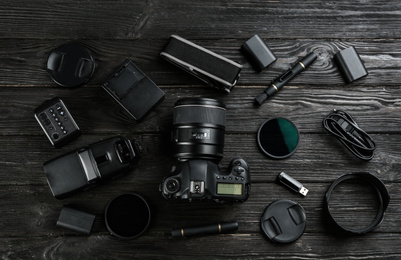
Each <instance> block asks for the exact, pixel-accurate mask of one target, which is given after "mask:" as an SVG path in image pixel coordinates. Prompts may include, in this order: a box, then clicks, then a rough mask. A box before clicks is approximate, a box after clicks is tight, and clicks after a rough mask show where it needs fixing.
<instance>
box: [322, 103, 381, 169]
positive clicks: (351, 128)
mask: <svg viewBox="0 0 401 260" xmlns="http://www.w3.org/2000/svg"><path fill="white" fill-rule="evenodd" d="M323 126H324V128H325V129H326V130H327V132H329V133H331V134H332V135H334V136H335V137H337V139H338V140H340V142H341V143H343V144H344V145H345V147H347V149H348V150H349V151H351V152H352V153H353V154H354V155H355V156H357V157H358V158H360V159H362V160H366V161H368V160H370V159H372V158H373V154H374V150H375V149H376V144H375V142H374V141H373V139H372V138H371V137H370V136H369V135H368V134H367V133H366V132H365V131H363V130H362V129H361V128H360V127H359V126H358V124H357V123H356V122H355V120H354V119H353V118H352V117H351V115H349V114H348V113H347V112H345V111H342V110H334V111H333V112H331V113H330V114H329V115H328V116H327V117H326V118H325V119H323Z"/></svg>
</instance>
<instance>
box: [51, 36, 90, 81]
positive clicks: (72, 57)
mask: <svg viewBox="0 0 401 260" xmlns="http://www.w3.org/2000/svg"><path fill="white" fill-rule="evenodd" d="M95 67H96V66H95V61H94V59H93V57H92V55H91V53H90V51H89V50H88V49H87V48H86V47H84V46H82V45H80V44H78V43H67V44H63V45H61V46H59V47H57V48H56V49H54V50H53V51H52V52H51V53H50V55H49V58H48V60H47V71H48V72H49V74H50V77H51V78H52V79H53V80H54V82H56V83H57V84H59V85H60V86H63V87H78V86H81V85H83V84H85V83H87V82H88V81H89V79H90V78H91V77H92V75H93V73H94V72H95Z"/></svg>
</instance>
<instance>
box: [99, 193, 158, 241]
mask: <svg viewBox="0 0 401 260" xmlns="http://www.w3.org/2000/svg"><path fill="white" fill-rule="evenodd" d="M150 219H151V213H150V208H149V205H148V203H147V202H146V200H145V199H144V198H143V197H142V196H140V195H138V194H136V193H124V194H121V195H119V196H117V197H115V198H114V199H112V200H111V201H110V202H109V204H108V205H107V207H106V210H105V221H106V226H107V229H108V230H109V232H110V233H111V234H112V235H113V236H115V237H118V238H121V239H134V238H137V237H139V236H141V235H142V234H143V233H144V232H145V231H146V230H147V229H148V227H149V224H150Z"/></svg>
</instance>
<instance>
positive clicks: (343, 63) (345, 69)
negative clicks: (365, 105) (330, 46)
mask: <svg viewBox="0 0 401 260" xmlns="http://www.w3.org/2000/svg"><path fill="white" fill-rule="evenodd" d="M334 61H335V62H336V63H337V66H338V68H339V69H340V72H341V75H342V76H343V77H344V80H345V81H346V82H347V83H351V82H353V81H355V80H357V79H360V78H362V77H365V76H367V75H368V72H367V70H366V68H365V66H364V65H363V63H362V61H361V59H360V57H359V55H358V53H357V51H356V49H355V48H354V47H353V46H351V47H349V48H347V49H344V50H342V51H340V52H338V53H336V54H335V55H334Z"/></svg>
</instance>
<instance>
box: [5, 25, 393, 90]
mask: <svg viewBox="0 0 401 260" xmlns="http://www.w3.org/2000/svg"><path fill="white" fill-rule="evenodd" d="M173 33H174V32H172V33H171V34H173ZM256 33H259V32H257V31H253V30H252V31H251V32H250V33H247V34H245V35H243V36H242V37H240V38H237V39H224V38H222V39H218V40H205V39H196V40H193V42H194V43H196V44H198V45H200V46H202V47H204V48H207V49H209V50H211V51H213V52H215V53H217V54H220V55H222V56H224V57H226V58H229V59H232V60H234V61H236V62H238V63H240V64H243V65H244V68H243V69H242V71H241V75H240V78H239V81H238V85H240V86H243V85H245V86H255V85H262V86H266V85H268V84H269V83H270V82H271V81H272V80H273V79H274V78H276V77H277V76H279V75H281V74H282V73H283V72H284V71H285V70H287V69H288V68H290V67H291V66H293V65H294V64H295V63H296V62H297V60H298V59H300V58H302V57H304V56H305V55H306V54H307V53H309V52H311V51H313V52H315V53H316V54H317V55H318V59H317V60H316V61H315V62H314V63H313V64H312V65H311V66H310V68H309V69H308V70H307V71H305V72H303V73H302V74H300V75H299V76H297V77H295V78H294V79H293V80H292V81H291V82H290V83H289V84H288V85H289V86H291V85H292V86H294V85H303V86H325V87H326V88H334V87H335V88H340V89H347V88H349V87H353V86H375V87H378V88H383V86H397V84H398V82H400V81H401V75H400V73H398V71H399V70H400V69H401V65H400V64H401V47H400V45H399V44H398V41H397V40H394V39H388V40H385V39H384V40H380V41H378V40H370V41H364V40H358V39H356V40H349V39H345V40H344V39H337V40H314V39H312V40H309V39H297V40H285V39H284V40H281V39H280V40H278V39H271V38H269V37H263V35H261V37H262V38H263V40H264V41H265V42H266V44H267V45H268V46H269V48H270V49H271V50H272V52H274V54H275V55H276V56H277V60H276V62H274V63H273V64H271V65H270V66H269V67H268V68H267V69H265V70H264V71H263V72H261V73H257V72H255V71H254V70H253V69H252V67H251V66H250V64H249V63H248V62H247V60H246V59H245V57H244V56H243V55H242V53H241V51H240V48H241V45H242V44H243V43H244V42H245V41H246V40H248V39H249V38H250V37H252V36H253V35H254V34H256ZM171 34H169V35H166V36H165V37H163V38H161V39H148V38H145V39H134V40H131V39H127V40H108V39H95V40H93V39H86V38H85V39H77V40H75V41H74V40H73V39H70V40H68V41H67V42H78V43H81V44H82V45H84V46H86V47H87V48H89V50H90V51H91V53H92V56H93V58H94V59H95V62H96V70H95V73H94V75H93V78H92V79H91V80H90V82H89V84H90V85H93V86H97V85H100V84H102V83H103V82H104V81H105V80H106V79H107V78H108V77H109V75H110V74H111V73H113V72H114V70H115V69H116V68H117V67H118V66H119V65H120V64H121V63H122V62H123V61H124V60H125V59H127V58H128V59H131V60H132V61H133V62H134V63H135V64H136V65H137V66H138V67H139V68H140V69H141V70H143V72H144V73H145V74H146V75H147V76H149V77H150V78H151V79H152V80H153V81H154V82H155V83H156V84H158V85H181V86H182V85H184V86H187V85H199V84H200V83H201V81H199V80H198V79H196V78H195V77H193V76H191V75H189V74H188V73H186V72H184V71H182V70H181V69H179V68H177V67H175V66H172V65H171V64H170V63H168V62H167V61H165V60H164V59H163V58H161V57H160V52H161V51H162V50H163V48H164V46H165V45H166V44H167V42H168V39H169V37H170V35H171ZM259 34H260V33H259ZM180 36H182V37H184V38H187V39H188V40H192V38H190V37H188V36H190V35H188V36H187V35H183V34H181V35H180ZM2 41H3V42H4V44H2V45H1V46H0V55H1V58H0V73H1V74H2V77H1V79H0V86H17V87H20V86H29V87H34V86H35V87H37V86H38V85H41V86H49V87H50V86H54V87H55V86H57V84H55V83H54V82H53V81H52V80H51V79H50V76H49V74H48V73H47V72H46V62H47V58H48V56H49V55H50V53H51V52H52V50H53V49H55V48H56V47H58V46H59V45H61V44H64V43H65V42H66V40H65V39H60V40H53V39H52V38H51V39H49V40H48V39H45V40H37V39H33V40H27V39H13V38H12V39H3V40H2ZM350 46H354V47H355V48H356V49H357V51H358V53H359V55H360V58H361V60H362V61H363V62H364V65H365V67H366V69H367V70H368V72H369V75H368V76H367V77H365V78H363V79H360V80H358V81H355V82H353V83H352V84H345V82H344V80H343V78H342V76H341V75H340V73H339V70H338V68H337V65H336V64H335V63H334V61H333V55H334V54H336V53H337V52H338V51H340V50H343V49H345V48H347V47H350ZM10 54H11V55H10ZM93 86H92V87H93Z"/></svg>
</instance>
